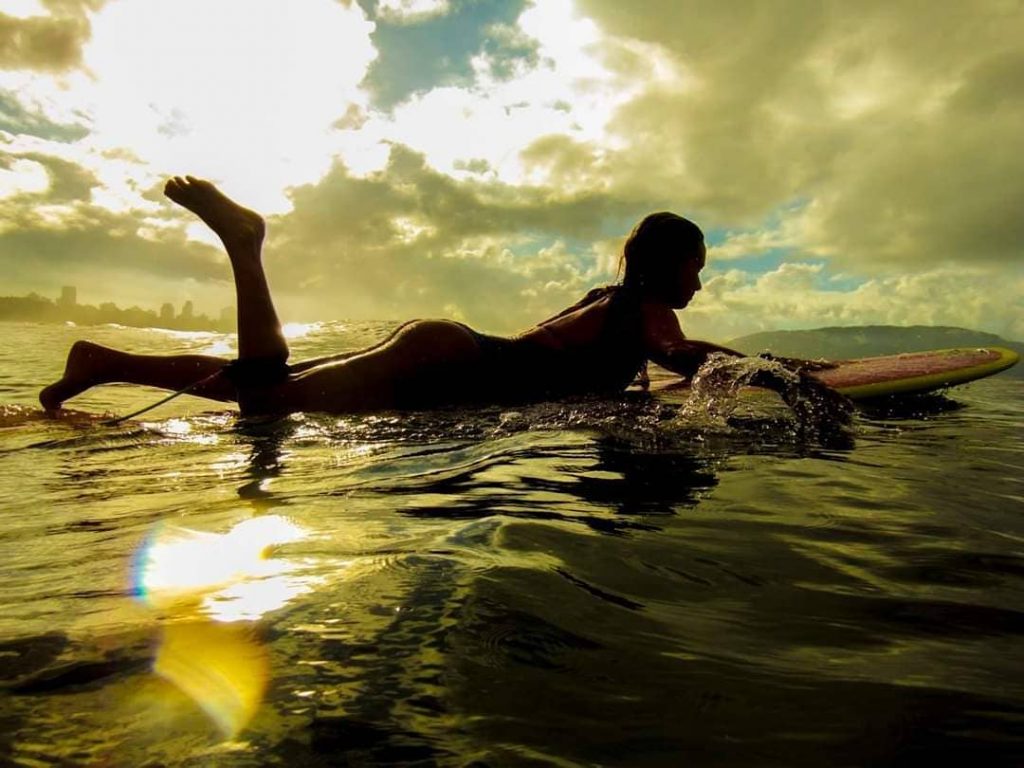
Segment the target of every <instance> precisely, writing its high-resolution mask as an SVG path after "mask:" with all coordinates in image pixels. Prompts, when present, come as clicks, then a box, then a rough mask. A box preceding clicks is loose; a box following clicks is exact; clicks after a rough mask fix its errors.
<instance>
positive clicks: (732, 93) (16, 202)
mask: <svg viewBox="0 0 1024 768" xmlns="http://www.w3.org/2000/svg"><path fill="white" fill-rule="evenodd" d="M1022 41H1024V3H1022V2H1021V0H972V1H971V2H964V1H963V0H931V1H930V2H928V3H921V2H911V1H910V0H858V2H856V3H851V2H848V1H846V0H735V1H734V2H721V0H634V1H633V2H629V3H623V2H621V0H535V1H534V2H529V1H528V0H358V1H355V0H353V1H352V2H339V0H294V1H293V2H287V3H284V2H280V1H279V0H216V1H215V2H211V0H176V1H175V2H173V3H170V2H166V0H0V295H23V294H25V293H28V292H30V291H35V292H38V293H41V294H43V295H46V296H51V297H55V296H56V295H57V294H58V293H59V290H60V287H61V286H63V285H75V286H76V287H77V288H78V297H79V301H81V302H84V303H92V304H99V303H101V302H105V301H113V302H115V303H117V304H119V305H121V306H130V305H138V306H141V307H143V308H152V309H155V308H157V307H159V306H160V304H162V303H163V302H165V301H171V302H174V303H175V304H177V305H180V304H181V303H182V302H184V301H185V300H191V301H192V302H193V303H194V305H195V308H196V311H197V312H207V313H209V314H213V315H216V314H218V313H219V311H220V308H221V307H224V306H228V305H230V304H233V303H234V298H233V291H232V287H231V278H230V271H229V268H228V265H227V261H226V259H225V257H224V256H223V254H222V252H221V250H220V248H219V245H218V242H217V240H216V238H215V237H214V236H213V235H212V234H211V233H209V232H208V231H207V230H206V229H205V227H204V226H203V225H202V224H201V223H199V222H198V221H197V220H195V219H194V217H192V216H191V215H190V214H188V213H187V212H185V211H183V210H181V209H179V208H176V207H175V206H173V205H172V204H170V203H169V202H168V201H167V200H166V199H164V198H163V197H162V195H161V189H162V186H163V182H164V180H165V179H166V178H167V177H168V176H170V175H174V174H182V175H183V174H191V175H195V176H200V177H203V178H209V179H211V180H213V181H215V182H216V183H218V184H219V185H220V186H221V188H222V189H223V190H224V191H225V192H226V193H227V194H229V195H230V196H232V197H234V198H235V199H237V200H238V201H239V202H241V203H243V204H244V205H247V206H249V207H251V208H254V209H256V210H258V211H260V212H261V213H263V214H264V215H265V216H267V219H268V226H269V231H268V237H267V241H266V243H265V251H264V260H265V263H266V266H267V271H268V274H269V277H270V281H271V285H272V288H273V290H274V294H275V297H276V298H277V300H278V304H279V309H280V314H281V315H282V317H283V319H285V320H289V321H296V322H304V321H311V320H321V319H352V320H365V319H373V320H403V319H408V318H414V317H450V318H454V319H458V320H463V321H466V322H469V323H471V324H474V325H475V326H477V327H479V328H480V329H483V330H488V331H498V332H501V331H512V330H515V329H521V328H524V327H527V326H529V325H530V324H532V323H533V322H536V321H538V320H541V319H543V318H545V317H547V316H549V315H550V314H552V313H554V312H555V311H557V310H558V309H560V308H562V307H564V306H567V305H569V304H571V303H573V302H575V301H576V300H578V299H579V298H580V296H581V295H582V294H583V293H585V292H586V291H587V290H588V289H589V288H591V287H593V286H595V285H601V284H605V283H608V282H612V281H614V280H615V279H616V266H617V259H618V254H619V253H620V252H621V247H622V243H623V241H624V239H625V237H626V236H627V235H628V233H629V230H630V229H631V228H632V226H633V225H634V224H635V223H636V222H637V221H638V220H639V219H640V218H641V217H643V216H644V215H645V214H646V213H649V212H652V211H656V210H672V211H675V212H677V213H680V214H682V215H684V216H687V217H688V218H691V219H693V220H694V221H696V222H697V223H698V224H699V225H700V226H701V227H702V229H703V230H704V232H705V234H706V238H707V241H708V243H709V246H710V247H709V252H708V266H707V267H706V269H705V272H704V275H703V282H704V290H703V291H702V292H701V294H699V295H698V297H697V298H696V299H695V300H694V301H693V303H692V304H691V305H690V307H688V308H687V309H686V310H684V311H683V312H681V313H680V320H681V322H682V325H683V329H684V331H685V332H686V333H687V335H689V336H691V337H696V338H706V339H712V340H726V339H729V338H733V337H736V336H738V335H741V334H745V333H751V332H755V331H762V330H785V329H802V328H814V327H822V326H832V325H862V324H898V325H910V324H924V325H957V326H964V327H968V328H974V329H978V330H984V331H990V332H993V333H998V334H1000V335H1002V336H1004V337H1006V338H1009V339H1024V298H1022V297H1024V266H1022V264H1024V260H1022V258H1021V257H1022V252H1024V215H1022V211H1024V151H1022V149H1024V146H1022V138H1021V137H1022V136H1024V45H1021V42H1022Z"/></svg>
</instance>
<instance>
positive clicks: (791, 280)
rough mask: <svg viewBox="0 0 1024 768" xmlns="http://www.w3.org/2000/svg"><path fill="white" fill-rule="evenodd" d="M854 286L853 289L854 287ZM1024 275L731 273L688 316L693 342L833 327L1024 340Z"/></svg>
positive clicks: (785, 268)
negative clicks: (947, 329)
mask: <svg viewBox="0 0 1024 768" xmlns="http://www.w3.org/2000/svg"><path fill="white" fill-rule="evenodd" d="M851 282H852V283H853V284H852V285H851V284H850V283H851ZM1022 297H1024V275H1020V274H1018V275H1017V276H1016V277H1011V278H1010V279H1007V277H1006V275H1004V274H1000V273H997V272H994V271H992V270H990V269H986V268H984V267H977V268H955V267H937V268H934V269H930V270H926V271H922V272H918V273H910V274H905V275H896V276H884V277H876V278H872V279H869V280H864V281H851V280H849V278H848V277H847V276H843V277H841V278H836V277H835V276H830V275H829V274H828V273H827V271H826V270H825V267H824V265H823V264H821V263H809V262H789V263H785V264H782V265H780V266H779V267H778V268H776V269H774V270H771V271H768V272H764V273H760V274H758V273H750V272H745V271H742V270H736V269H729V270H726V271H725V272H722V273H719V274H717V275H715V276H714V277H710V278H708V279H705V281H704V289H703V291H701V293H699V294H698V296H697V298H696V299H695V300H694V302H693V303H692V304H691V306H690V307H688V308H687V309H686V310H685V311H684V312H683V313H682V315H681V318H680V319H681V322H682V324H683V327H684V330H685V331H686V332H687V334H688V335H690V336H693V337H696V338H712V339H718V340H724V339H728V338H732V337H735V336H740V335H743V334H746V333H750V332H752V331H755V330H785V329H799V328H813V327H824V326H830V325H876V324H881V325H953V326H960V327H964V328H973V329H977V330H984V331H989V332H992V333H996V334H999V335H1001V336H1003V337H1004V338H1007V339H1010V340H1019V339H1022V338H1024V298H1022Z"/></svg>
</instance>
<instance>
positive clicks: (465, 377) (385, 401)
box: [242, 320, 481, 413]
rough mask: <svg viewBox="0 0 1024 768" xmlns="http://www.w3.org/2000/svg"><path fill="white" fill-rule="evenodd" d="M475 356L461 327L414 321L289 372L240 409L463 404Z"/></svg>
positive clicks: (468, 396)
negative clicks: (335, 357)
mask: <svg viewBox="0 0 1024 768" xmlns="http://www.w3.org/2000/svg"><path fill="white" fill-rule="evenodd" d="M480 359H481V353H480V347H479V345H478V344H477V342H476V339H475V338H474V337H473V335H472V334H471V333H470V332H469V331H468V330H467V329H466V328H465V326H462V325H460V324H459V323H453V322H449V321H447V320H417V321H414V322H411V323H407V324H406V325H404V326H402V328H401V329H399V330H398V332H397V333H395V334H393V335H392V336H391V337H390V338H389V339H388V340H387V341H386V342H384V343H382V344H379V345H377V346H375V347H372V348H370V349H368V350H364V351H361V352H359V353H356V354H353V355H351V356H349V357H346V358H345V359H343V360H340V361H337V362H332V363H327V364H324V365H319V366H316V367H313V368H309V369H306V370H303V371H301V372H299V373H294V374H293V375H292V376H291V377H289V379H288V381H286V382H284V383H282V384H280V385H278V386H275V387H273V388H268V389H267V390H266V391H265V392H261V393H258V394H257V395H255V396H254V397H253V398H252V399H251V402H249V403H243V404H242V405H243V412H250V413H288V412H293V411H322V412H326V413H355V412H359V411H373V410H382V409H390V408H409V407H430V406H435V405H442V404H448V403H455V402H464V401H466V400H467V399H472V397H473V396H475V395H477V394H478V393H477V392H476V391H475V390H474V389H473V387H472V385H471V379H473V378H475V376H474V371H475V370H476V368H477V366H478V364H479V362H480Z"/></svg>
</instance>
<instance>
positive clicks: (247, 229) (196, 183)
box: [164, 176, 266, 259]
mask: <svg viewBox="0 0 1024 768" xmlns="http://www.w3.org/2000/svg"><path fill="white" fill-rule="evenodd" d="M164 194H165V195H167V197H169V198H170V199H171V200H173V201H174V202H176V203H177V204H178V205H180V206H182V207H183V208H187V209H188V210H190V211H192V213H194V214H195V215H196V216H198V217H199V218H200V219H202V220H203V221H204V222H205V223H206V224H207V226H209V227H210V229H212V230H213V231H214V232H216V233H217V235H218V236H219V237H220V239H221V241H222V242H223V243H224V247H225V248H227V251H228V255H229V256H231V258H232V259H234V258H235V257H236V256H238V255H239V254H252V253H255V254H256V255H257V256H258V255H259V249H260V245H262V243H263V235H264V234H265V233H266V224H265V223H264V221H263V217H262V216H260V215H259V214H258V213H256V211H250V210H249V209H248V208H243V207H242V206H240V205H239V204H238V203H236V202H235V201H234V200H232V199H231V198H229V197H228V196H227V195H225V194H224V193H223V192H221V191H220V190H219V189H217V188H216V187H215V186H214V185H213V184H211V183H210V182H208V181H204V180H203V179H197V178H195V177H194V176H185V177H184V178H182V177H181V176H175V177H174V178H171V179H168V180H167V184H165V185H164Z"/></svg>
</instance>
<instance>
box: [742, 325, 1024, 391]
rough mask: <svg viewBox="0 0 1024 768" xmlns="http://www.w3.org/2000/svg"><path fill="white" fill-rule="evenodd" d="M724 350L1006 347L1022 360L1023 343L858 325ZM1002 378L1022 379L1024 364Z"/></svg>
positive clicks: (843, 352) (777, 334)
mask: <svg viewBox="0 0 1024 768" xmlns="http://www.w3.org/2000/svg"><path fill="white" fill-rule="evenodd" d="M727 346H730V347H733V348H734V349H737V350H739V351H740V352H746V353H748V354H757V353H758V352H764V351H766V350H767V351H769V352H773V353H775V354H777V355H783V356H785V357H824V358H829V359H833V360H842V359H849V358H855V357H872V356H873V355H895V354H898V353H900V352H920V351H924V350H927V349H945V348H947V347H1008V348H1009V349H1012V350H1014V351H1016V352H1017V353H1018V354H1020V355H1021V356H1022V357H1024V343H1022V342H1019V341H1007V340H1006V339H1003V338H1001V337H1000V336H996V335H995V334H994V333H983V332H981V331H972V330H969V329H967V328H951V327H948V326H931V325H911V326H906V327H904V326H896V325H859V326H852V327H842V328H840V327H832V328H816V329H814V330H810V331H766V332H764V333H752V334H750V335H749V336H741V337H739V338H738V339H733V340H732V341H730V342H729V343H728V345H727ZM1004 375H1010V376H1016V377H1018V378H1024V363H1021V364H1018V365H1016V366H1014V367H1013V368H1011V369H1010V370H1009V371H1007V372H1006V374H1004Z"/></svg>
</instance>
